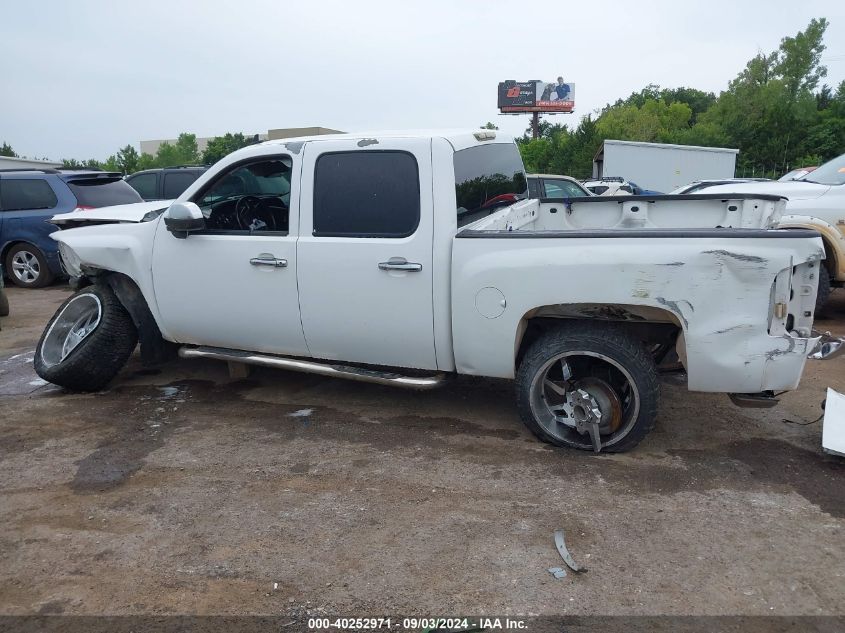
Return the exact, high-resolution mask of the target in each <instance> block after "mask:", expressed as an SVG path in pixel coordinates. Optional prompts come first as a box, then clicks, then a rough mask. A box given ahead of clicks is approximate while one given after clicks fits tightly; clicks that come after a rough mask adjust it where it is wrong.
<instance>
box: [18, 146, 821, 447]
mask: <svg viewBox="0 0 845 633" xmlns="http://www.w3.org/2000/svg"><path fill="white" fill-rule="evenodd" d="M525 194H526V179H525V174H524V168H523V165H522V161H521V159H520V155H519V151H518V149H517V146H516V145H515V144H514V142H513V139H512V138H510V137H508V136H505V135H502V134H499V133H497V132H494V131H489V130H482V131H475V132H449V133H437V132H431V133H373V134H359V135H355V134H347V135H335V136H317V137H303V138H298V139H285V140H279V141H269V142H266V143H262V144H260V145H254V146H250V147H248V148H244V149H241V150H238V151H236V152H234V153H233V154H231V155H229V156H228V157H226V158H225V159H223V160H221V161H219V162H218V163H217V164H215V165H214V166H213V167H212V168H211V169H209V171H208V172H206V173H205V174H204V175H203V176H202V177H200V179H199V180H197V181H196V182H195V183H194V184H193V185H191V186H190V187H189V188H188V189H187V190H186V191H185V193H184V194H182V195H181V196H180V197H179V198H178V200H177V201H176V202H174V203H172V204H170V205H169V206H168V207H167V208H166V210H165V209H164V207H163V206H162V205H161V204H160V203H145V204H144V205H140V204H139V205H133V206H132V207H123V208H120V209H115V213H114V215H113V217H112V218H109V217H108V216H109V214H108V213H107V212H105V211H104V210H102V209H101V210H100V211H99V212H98V213H99V217H98V218H92V217H91V216H90V215H89V214H90V212H88V211H85V212H80V213H76V214H67V215H65V216H62V217H59V218H56V219H55V220H54V221H55V222H56V223H57V224H59V225H60V226H63V227H64V226H76V228H69V229H64V230H61V231H57V232H55V233H53V236H54V238H55V239H56V240H57V241H58V242H59V248H60V251H61V256H62V261H63V264H64V267H65V269H66V270H67V271H68V272H69V274H70V275H72V276H73V277H74V279H75V283H76V285H77V286H78V287H79V288H80V289H79V291H78V292H77V293H76V294H74V295H73V296H72V297H70V298H69V299H68V300H67V301H66V302H65V303H64V304H63V305H62V306H61V307H60V308H59V309H58V311H57V312H56V314H55V316H54V317H53V318H52V319H51V320H50V322H49V323H48V324H47V326H46V328H45V330H44V333H43V335H42V337H41V340H40V341H39V343H38V346H37V349H36V354H35V361H34V362H35V369H36V371H37V372H38V375H39V376H41V377H42V378H44V379H45V380H48V381H50V382H53V383H56V384H59V385H63V386H65V387H67V388H70V389H81V390H92V389H101V388H103V387H104V386H105V385H107V384H108V382H109V381H110V380H111V379H112V378H113V377H114V376H115V375H116V374H117V373H118V372H119V371H120V369H121V367H122V366H123V364H124V363H125V362H126V360H127V358H128V357H129V355H130V354H131V353H132V351H133V349H134V348H135V345H136V341H138V340H140V344H141V358H142V360H144V361H148V362H156V361H159V360H161V359H163V358H166V357H167V356H168V353H169V352H171V351H173V350H178V353H179V355H180V356H181V357H183V358H215V359H221V360H225V361H229V362H237V363H252V364H258V365H267V366H272V367H282V368H287V369H294V370H299V371H305V372H312V373H317V374H322V375H328V376H338V377H346V378H352V379H356V380H362V381H368V382H377V383H381V384H389V385H395V386H400V387H410V388H417V389H427V388H431V387H435V386H437V385H439V384H441V383H442V382H443V381H444V380H445V379H446V378H447V377H448V376H449V375H452V374H468V375H474V376H490V377H496V378H505V379H512V380H515V381H516V386H517V389H516V391H517V404H518V408H519V411H520V414H521V416H522V419H523V420H524V422H525V424H526V425H527V426H528V427H529V428H530V429H531V430H532V431H533V432H534V433H535V434H536V435H537V436H538V437H539V438H541V439H542V440H544V441H547V442H551V443H553V444H556V445H558V446H567V447H572V448H577V449H584V450H593V451H599V450H603V451H624V450H627V449H630V448H632V447H633V446H634V445H636V444H637V443H638V442H639V441H640V440H642V438H643V437H644V436H645V435H646V434H647V433H648V432H649V430H651V428H652V427H653V426H654V422H655V417H656V415H657V406H658V394H659V389H658V371H659V370H660V371H663V370H681V371H683V370H685V372H686V373H685V375H686V380H687V385H688V388H689V389H691V390H695V391H710V392H728V393H732V394H733V398H734V400H735V401H736V402H738V403H743V404H760V403H763V404H767V405H768V404H772V403H774V402H776V400H775V399H774V397H773V393H772V392H773V391H780V390H788V389H794V388H796V386H797V385H798V381H799V379H800V376H801V372H802V369H803V367H804V363H805V360H806V357H807V354H808V353H810V352H811V351H813V350H814V349H815V347H816V344H817V343H818V341H819V339H818V337H817V336H815V335H814V334H813V333H812V332H811V327H812V321H813V312H812V305H813V302H814V300H815V292H816V281H815V278H816V272H817V270H818V265H819V261H820V259H821V257H822V256H823V249H822V244H821V240H820V239H819V238H818V236H817V235H816V234H815V233H813V232H809V231H778V230H770V229H768V228H766V227H768V226H770V225H771V224H772V223H773V222H776V221H777V219H778V216H779V214H780V212H781V211H782V208H783V204H784V202H783V200H782V199H781V198H779V197H776V196H757V195H753V196H752V195H736V196H724V195H722V196H714V197H712V199H708V198H702V199H697V200H692V201H689V200H688V201H679V200H676V199H673V198H672V197H664V198H663V199H655V200H649V201H642V200H638V199H637V198H632V199H631V200H630V201H622V202H620V201H617V200H613V199H607V198H597V197H585V198H582V199H578V200H576V201H572V202H571V204H568V203H567V204H564V203H562V202H561V201H556V200H551V201H549V200H536V199H525ZM688 203H689V204H688ZM86 220H87V221H88V224H89V226H79V224H80V223H83V222H85V221H86ZM103 222H108V223H103ZM714 227H735V228H714ZM682 375H683V374H682Z"/></svg>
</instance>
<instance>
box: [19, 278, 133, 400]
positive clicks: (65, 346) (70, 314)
mask: <svg viewBox="0 0 845 633" xmlns="http://www.w3.org/2000/svg"><path fill="white" fill-rule="evenodd" d="M137 343H138V332H137V330H136V329H135V324H134V323H133V322H132V318H131V317H130V316H129V313H128V312H127V311H126V309H125V308H124V307H123V305H122V304H121V303H120V301H119V300H118V299H117V297H116V296H115V295H114V292H112V290H111V289H110V288H107V287H105V286H89V287H87V288H84V289H82V290H80V291H79V292H77V293H76V294H74V295H73V296H72V297H70V299H68V300H67V301H65V302H64V303H63V304H62V305H61V306H60V307H59V309H58V310H57V311H56V314H55V315H53V318H52V319H50V322H49V323H47V327H46V328H45V329H44V333H43V334H42V335H41V340H39V341H38V346H37V347H36V348H35V359H34V363H35V373H37V374H38V375H39V376H41V378H43V379H44V380H46V381H48V382H52V383H54V384H56V385H60V386H62V387H66V388H68V389H73V390H75V391H98V390H99V389H102V388H103V387H105V386H106V385H107V384H108V383H109V382H110V381H111V379H112V378H114V377H115V376H116V375H117V373H118V372H119V371H120V369H121V368H122V367H123V365H124V364H126V361H127V359H128V358H129V356H130V354H132V350H134V349H135V345H136V344H137Z"/></svg>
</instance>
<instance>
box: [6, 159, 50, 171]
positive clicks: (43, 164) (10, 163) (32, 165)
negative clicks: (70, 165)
mask: <svg viewBox="0 0 845 633" xmlns="http://www.w3.org/2000/svg"><path fill="white" fill-rule="evenodd" d="M61 166H62V164H61V163H57V162H55V161H52V160H32V159H31V158H16V157H12V156H0V170H2V169H56V168H57V167H61Z"/></svg>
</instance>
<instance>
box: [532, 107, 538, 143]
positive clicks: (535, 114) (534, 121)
mask: <svg viewBox="0 0 845 633" xmlns="http://www.w3.org/2000/svg"><path fill="white" fill-rule="evenodd" d="M531 132H532V134H533V136H534V140H535V141H536V140H537V139H538V138H540V113H539V112H532V113H531Z"/></svg>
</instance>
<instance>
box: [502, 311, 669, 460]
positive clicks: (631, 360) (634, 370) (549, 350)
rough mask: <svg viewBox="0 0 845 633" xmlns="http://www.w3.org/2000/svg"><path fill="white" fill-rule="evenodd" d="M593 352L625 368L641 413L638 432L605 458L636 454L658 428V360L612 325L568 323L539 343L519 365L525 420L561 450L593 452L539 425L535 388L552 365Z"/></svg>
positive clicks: (613, 447)
mask: <svg viewBox="0 0 845 633" xmlns="http://www.w3.org/2000/svg"><path fill="white" fill-rule="evenodd" d="M577 351H587V352H594V353H599V354H603V355H604V356H607V357H608V358H612V359H613V360H614V361H616V362H617V363H619V364H620V365H622V366H623V367H624V368H625V369H626V370H627V372H628V373H629V374H630V375H631V377H632V378H633V383H634V384H633V387H634V388H636V389H637V391H638V394H639V399H640V409H639V413H638V414H637V418H636V421H635V422H634V423H633V426H632V428H631V429H630V431H629V432H628V434H627V435H625V436H624V437H623V438H621V439H620V440H619V441H618V442H616V443H614V444H611V445H609V446H603V447H602V449H601V450H602V452H608V453H622V452H625V451H629V450H631V449H632V448H634V447H635V446H636V445H637V444H639V443H640V441H641V440H642V439H643V438H644V437H645V436H646V435H648V433H649V432H650V431H651V430H652V429H653V428H654V424H655V421H656V419H657V408H658V404H659V400H660V386H659V381H658V377H657V369H656V367H655V364H654V360H653V358H652V356H651V354H649V352H648V350H647V349H646V347H645V345H643V344H642V343H641V342H640V341H639V340H637V339H636V338H633V337H632V336H630V335H629V334H628V333H626V332H625V331H624V330H622V329H621V328H619V327H617V326H615V325H614V324H612V323H566V324H562V325H561V326H560V327H558V328H556V329H554V330H551V331H549V332H547V333H545V334H543V335H542V336H540V337H539V338H538V339H537V340H535V341H534V342H533V343H532V344H531V345H530V347H529V348H528V350H527V351H526V352H525V355H524V356H523V358H522V361H521V363H520V365H519V369H518V370H517V375H516V397H517V405H518V408H519V414H520V417H521V418H522V421H523V422H524V423H525V426H527V427H528V428H529V429H530V430H531V432H532V433H534V435H536V436H537V437H538V438H539V439H541V440H542V441H544V442H548V443H550V444H554V445H556V446H564V447H567V448H576V449H579V450H592V447H591V446H590V445H589V439H585V443H583V444H575V443H572V442H568V441H565V440H562V439H560V438H557V437H554V436H552V435H550V434H549V433H548V432H547V431H546V430H545V429H544V428H543V427H542V425H541V424H540V423H539V422H538V421H537V419H535V417H534V413H533V411H532V408H531V385H532V382H533V380H534V376H535V375H536V374H537V372H539V371H540V370H541V369H542V367H543V366H544V365H545V364H546V362H547V361H548V360H549V359H551V358H552V357H554V356H557V355H559V354H562V353H564V352H577Z"/></svg>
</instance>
